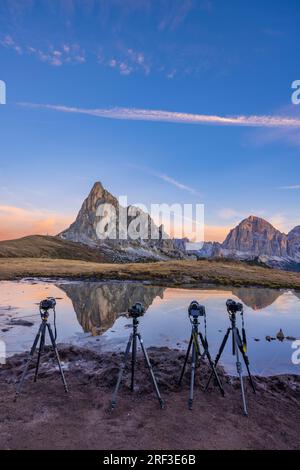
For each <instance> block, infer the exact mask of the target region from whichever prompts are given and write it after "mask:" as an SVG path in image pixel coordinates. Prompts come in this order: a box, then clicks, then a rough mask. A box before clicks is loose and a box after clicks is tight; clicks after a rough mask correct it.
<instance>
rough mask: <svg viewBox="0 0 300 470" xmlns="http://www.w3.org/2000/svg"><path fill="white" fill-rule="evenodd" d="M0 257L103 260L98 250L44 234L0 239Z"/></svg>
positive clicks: (104, 259)
mask: <svg viewBox="0 0 300 470" xmlns="http://www.w3.org/2000/svg"><path fill="white" fill-rule="evenodd" d="M0 258H53V259H57V258H59V259H72V260H84V261H97V262H105V261H108V259H107V258H106V257H105V256H104V255H103V254H102V253H101V252H100V251H99V250H95V249H93V248H90V247H88V246H86V245H81V244H80V243H75V242H70V241H66V240H61V239H60V238H57V237H50V236H45V235H31V236H28V237H23V238H18V239H16V240H5V241H0Z"/></svg>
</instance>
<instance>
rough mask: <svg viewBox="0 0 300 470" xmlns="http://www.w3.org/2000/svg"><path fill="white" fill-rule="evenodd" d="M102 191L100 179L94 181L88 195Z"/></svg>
mask: <svg viewBox="0 0 300 470" xmlns="http://www.w3.org/2000/svg"><path fill="white" fill-rule="evenodd" d="M104 191H105V189H104V187H103V184H102V183H101V182H100V181H96V183H94V185H93V187H92V189H91V191H90V196H91V195H95V194H102V193H103V192H104Z"/></svg>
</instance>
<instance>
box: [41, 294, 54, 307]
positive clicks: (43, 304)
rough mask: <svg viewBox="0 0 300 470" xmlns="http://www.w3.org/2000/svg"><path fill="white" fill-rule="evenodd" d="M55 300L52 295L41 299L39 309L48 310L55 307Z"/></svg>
mask: <svg viewBox="0 0 300 470" xmlns="http://www.w3.org/2000/svg"><path fill="white" fill-rule="evenodd" d="M55 305H56V300H55V299H54V298H53V297H48V298H47V299H44V300H41V302H40V310H50V309H53V308H55Z"/></svg>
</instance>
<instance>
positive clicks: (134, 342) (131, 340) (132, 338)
mask: <svg viewBox="0 0 300 470" xmlns="http://www.w3.org/2000/svg"><path fill="white" fill-rule="evenodd" d="M138 324H139V321H138V319H137V317H136V316H133V317H132V328H133V331H132V333H130V336H129V340H128V343H127V347H126V350H125V356H124V359H123V363H122V365H121V368H120V372H119V375H118V380H117V384H116V387H115V390H114V393H113V396H112V400H111V411H113V410H114V408H115V407H116V400H117V394H118V391H119V388H120V384H121V381H122V378H123V374H124V371H125V368H126V364H127V360H128V358H129V353H130V349H131V346H132V355H131V386H130V389H131V391H132V392H133V390H134V376H135V365H136V353H137V339H139V342H140V345H141V348H142V351H143V354H144V358H145V361H146V364H147V367H148V369H149V372H150V375H151V379H152V382H153V385H154V389H155V393H156V396H157V398H158V401H159V404H160V407H161V408H163V407H164V402H163V400H162V398H161V396H160V393H159V389H158V386H157V382H156V379H155V376H154V372H153V369H152V366H151V363H150V360H149V356H148V353H147V350H146V348H145V346H144V342H143V338H142V336H141V334H140V333H139V332H138Z"/></svg>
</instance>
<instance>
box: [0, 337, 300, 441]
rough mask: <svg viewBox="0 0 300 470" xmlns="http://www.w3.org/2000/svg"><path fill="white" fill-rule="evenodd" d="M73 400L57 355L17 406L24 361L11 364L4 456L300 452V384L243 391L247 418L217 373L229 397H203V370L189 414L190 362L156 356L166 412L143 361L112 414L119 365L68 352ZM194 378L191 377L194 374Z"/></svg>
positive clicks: (231, 381) (2, 388)
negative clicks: (12, 452) (184, 370)
mask: <svg viewBox="0 0 300 470" xmlns="http://www.w3.org/2000/svg"><path fill="white" fill-rule="evenodd" d="M60 351H61V357H62V360H63V364H64V369H65V375H66V379H67V381H68V385H69V389H70V392H69V394H65V393H64V390H63V386H62V383H61V379H60V376H59V374H58V372H57V370H56V369H55V365H54V362H53V354H52V352H49V351H48V352H47V351H46V352H45V355H44V359H43V363H42V367H41V373H40V376H39V379H38V381H37V383H33V381H32V378H33V371H34V369H33V367H34V364H32V368H31V369H30V371H29V373H28V379H27V381H26V383H25V386H24V389H23V392H22V394H21V395H20V396H19V398H18V401H17V402H16V403H14V401H13V397H14V392H15V383H16V380H18V379H19V377H20V374H21V371H22V368H23V366H24V361H25V359H26V355H24V354H22V355H18V356H14V357H13V358H11V359H9V361H8V363H7V364H6V365H5V366H2V367H1V369H0V428H1V432H0V448H1V449H105V450H116V449H121V450H125V449H130V450H136V449H146V450H153V449H155V450H159V449H164V450H167V449H169V450H170V449H176V450H179V449H180V450H192V449H299V448H300V408H299V399H300V377H296V376H280V377H279V376H278V377H272V378H256V385H257V393H256V394H254V393H253V392H252V391H251V389H250V387H249V386H248V383H247V385H246V392H247V401H248V408H249V416H248V417H245V416H243V414H242V407H241V395H240V388H239V382H238V380H237V379H235V378H232V377H229V376H226V375H225V374H224V372H223V371H222V370H221V369H219V374H220V377H221V379H222V382H223V385H224V389H225V397H224V398H222V397H221V395H220V393H219V390H218V389H217V388H216V387H214V386H212V387H211V388H210V390H209V392H207V393H204V391H203V385H204V384H205V382H206V379H207V377H208V373H209V370H208V367H207V364H206V363H205V362H202V363H201V365H200V368H199V369H198V370H197V379H196V387H195V400H194V407H193V410H192V411H189V410H188V407H187V400H188V394H189V374H187V375H186V377H185V382H184V384H183V386H182V388H178V386H177V380H178V376H179V373H180V370H181V367H182V363H183V358H184V354H183V353H182V352H179V351H176V350H169V349H167V348H151V349H149V355H150V358H151V361H152V364H153V366H154V370H155V374H156V377H157V379H158V383H159V387H160V391H161V394H162V396H163V399H164V400H165V403H166V407H165V409H163V410H161V409H160V407H159V404H158V401H157V399H156V396H155V395H154V393H153V388H152V384H151V382H150V379H149V374H148V371H147V370H146V369H145V364H144V361H143V359H142V357H140V356H139V357H138V365H137V368H138V372H137V377H136V379H137V382H136V390H135V392H134V393H131V392H130V390H129V374H128V373H127V374H126V376H125V380H124V384H123V387H122V388H121V390H120V394H119V397H118V403H117V408H116V409H115V410H114V412H113V413H110V412H108V407H109V403H110V399H111V395H112V391H113V387H114V384H115V382H116V376H117V373H118V369H119V364H120V360H121V356H122V355H119V354H117V353H113V354H108V353H105V354H101V355H98V354H97V353H95V352H92V351H90V350H86V349H81V348H77V347H73V346H67V345H65V346H61V347H60ZM188 370H189V369H188Z"/></svg>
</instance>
